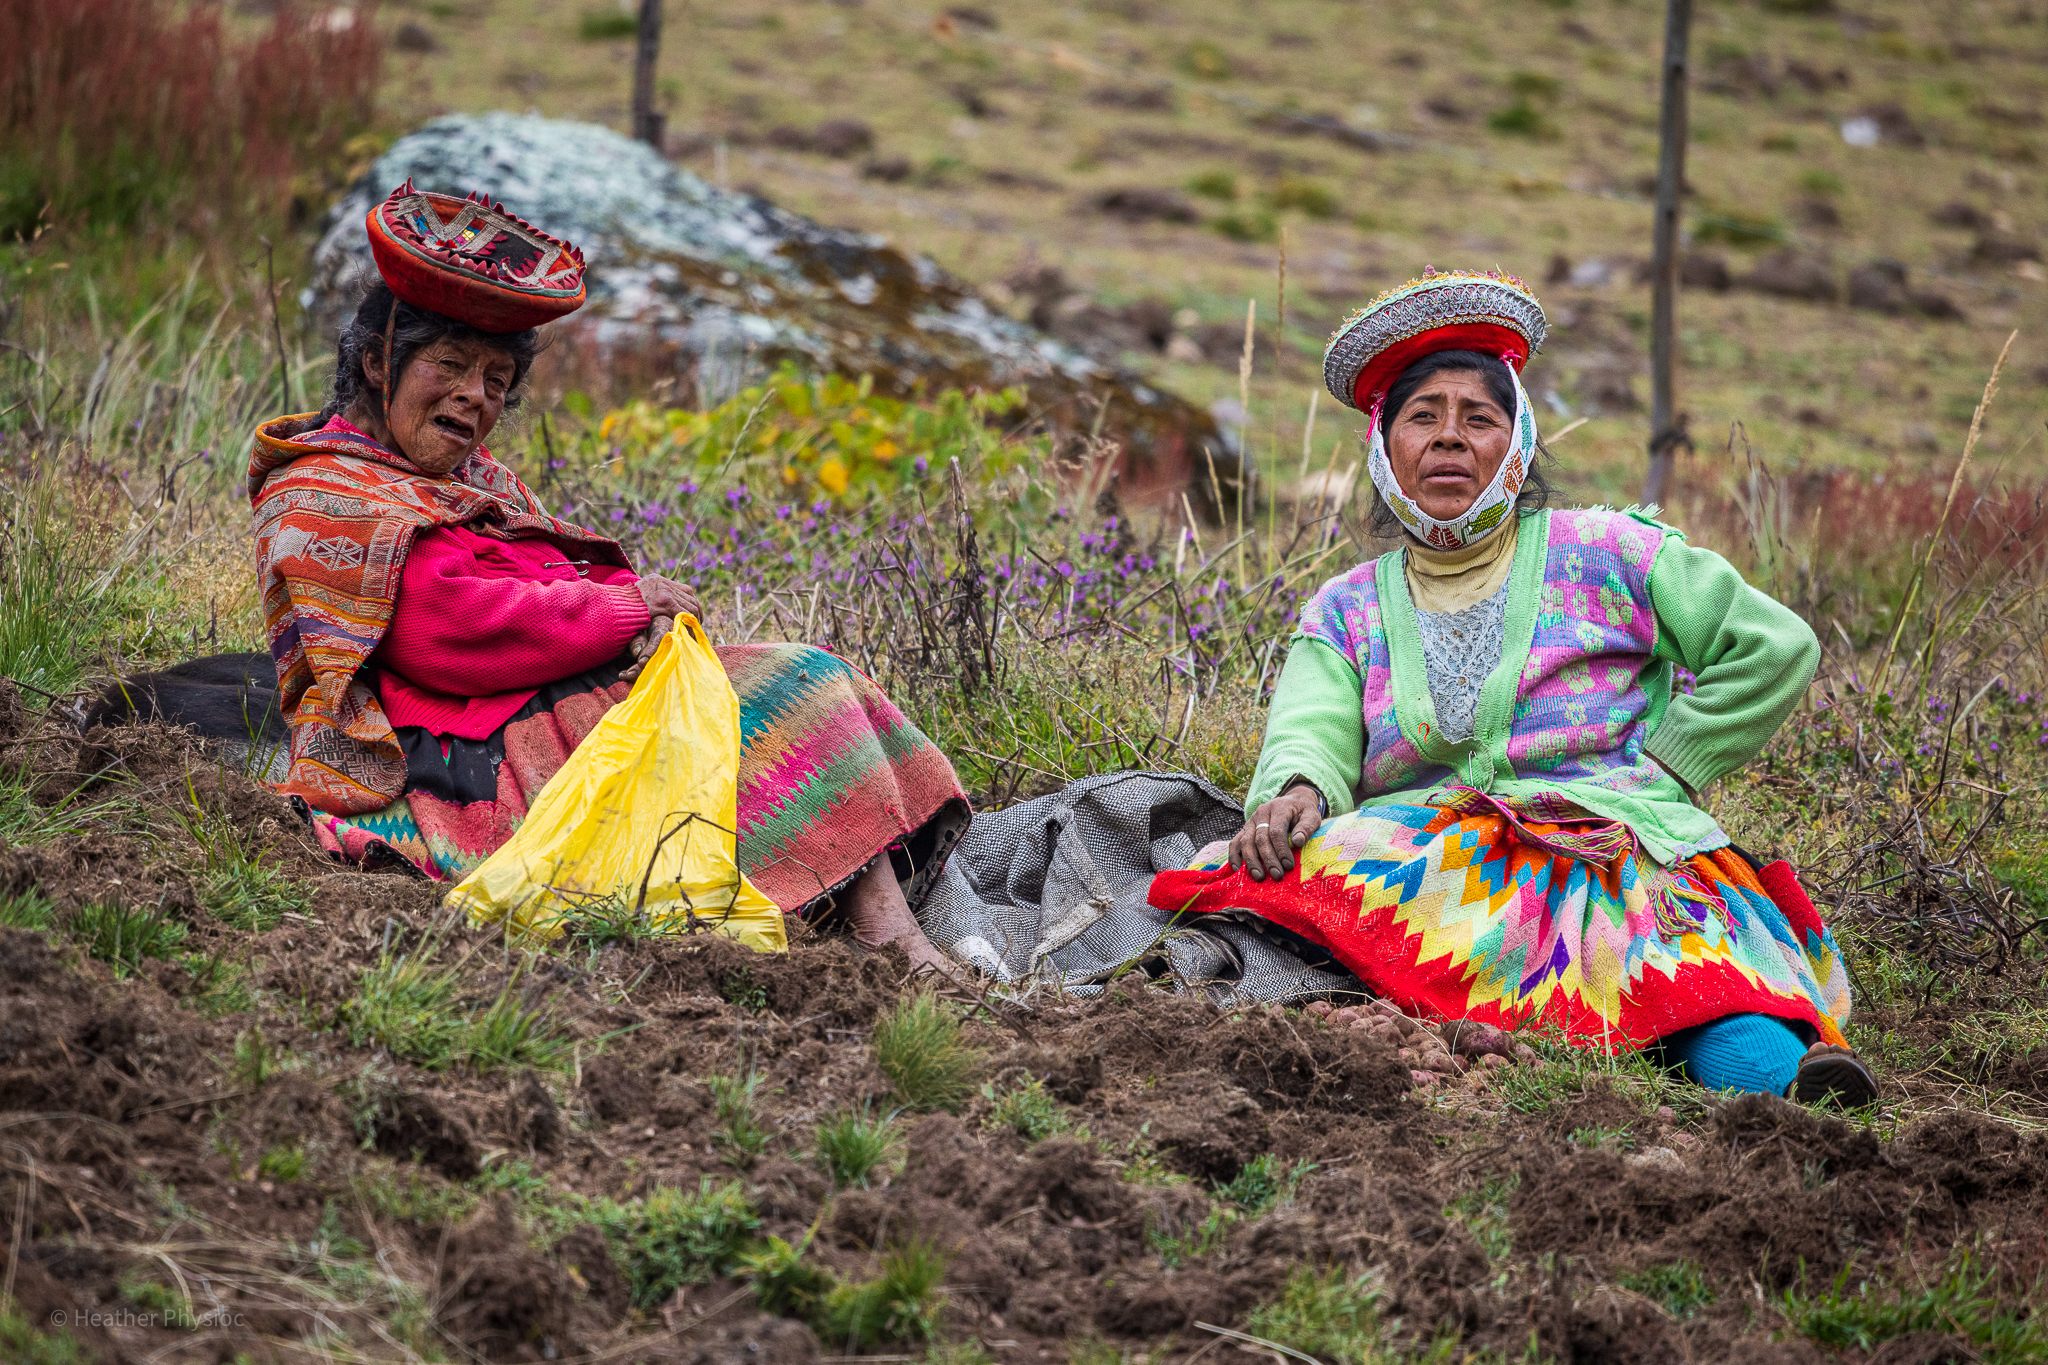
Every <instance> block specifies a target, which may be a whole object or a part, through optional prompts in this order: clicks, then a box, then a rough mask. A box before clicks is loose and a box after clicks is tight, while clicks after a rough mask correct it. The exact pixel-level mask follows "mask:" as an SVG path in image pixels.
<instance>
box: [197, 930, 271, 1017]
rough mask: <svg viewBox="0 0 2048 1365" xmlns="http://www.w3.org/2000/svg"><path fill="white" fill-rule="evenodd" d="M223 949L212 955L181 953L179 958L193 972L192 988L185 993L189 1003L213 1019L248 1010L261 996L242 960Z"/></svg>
mask: <svg viewBox="0 0 2048 1365" xmlns="http://www.w3.org/2000/svg"><path fill="white" fill-rule="evenodd" d="M225 951H226V946H225V945H223V946H222V950H221V952H217V953H215V954H214V955H213V956H212V957H204V956H201V955H200V954H198V953H181V954H179V961H181V962H182V963H184V965H185V970H186V971H187V972H189V973H190V974H191V977H192V990H191V993H190V994H188V995H187V996H186V997H185V1003H186V1004H187V1005H190V1006H191V1007H192V1008H193V1009H195V1010H198V1011H199V1012H200V1013H201V1014H203V1015H205V1016H206V1017H207V1018H209V1019H224V1018H226V1017H227V1016H228V1015H230V1014H246V1013H247V1012H249V1011H250V1010H253V1009H255V1008H256V1006H257V1005H258V1003H260V997H259V996H258V995H257V993H256V987H255V985H254V983H253V981H252V978H251V977H250V974H249V969H248V968H247V967H245V966H243V965H242V964H241V963H239V962H230V961H228V960H227V958H226V957H224V956H223V955H222V954H223V953H224V952H225Z"/></svg>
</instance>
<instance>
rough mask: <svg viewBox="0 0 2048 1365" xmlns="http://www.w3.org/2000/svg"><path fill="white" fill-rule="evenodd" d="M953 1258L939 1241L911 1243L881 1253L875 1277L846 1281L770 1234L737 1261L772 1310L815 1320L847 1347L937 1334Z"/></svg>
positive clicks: (832, 1342) (826, 1336)
mask: <svg viewBox="0 0 2048 1365" xmlns="http://www.w3.org/2000/svg"><path fill="white" fill-rule="evenodd" d="M949 1260H950V1258H949V1257H948V1256H947V1255H946V1254H945V1253H944V1252H942V1251H940V1250H939V1249H938V1247H937V1245H936V1244H934V1243H932V1242H928V1241H922V1240H919V1241H912V1242H908V1243H905V1244H904V1245H902V1246H898V1247H895V1248H892V1249H891V1250H890V1251H889V1252H887V1253H886V1254H885V1255H884V1256H883V1257H882V1273H881V1274H880V1275H878V1276H876V1277H875V1278H874V1279H872V1280H863V1281H859V1282H857V1283H853V1284H841V1283H839V1282H838V1281H837V1280H836V1279H835V1278H834V1277H833V1275H832V1274H831V1272H830V1271H827V1270H825V1269H823V1268H822V1267H819V1266H816V1265H813V1264H811V1263H810V1262H808V1261H805V1260H804V1259H803V1249H802V1248H801V1247H792V1246H791V1245H790V1244H789V1243H787V1242H785V1241H783V1240H782V1239H781V1238H780V1237H770V1238H768V1239H767V1241H766V1242H765V1243H763V1244H761V1245H759V1246H756V1247H752V1248H750V1249H748V1250H747V1251H745V1252H742V1253H741V1254H740V1255H739V1256H738V1257H737V1258H736V1261H735V1264H736V1266H737V1268H738V1269H739V1271H740V1272H741V1273H743V1274H745V1275H746V1276H747V1277H748V1278H749V1279H751V1280H752V1281H753V1283H754V1292H755V1296H756V1297H757V1298H758V1300H759V1301H760V1304H761V1306H762V1307H763V1308H765V1309H767V1310H768V1311H769V1312H771V1313H780V1314H783V1315H785V1316H789V1317H798V1318H802V1319H804V1320H805V1321H806V1322H808V1323H810V1325H811V1327H812V1329H813V1330H815V1331H816V1332H817V1334H818V1337H819V1339H820V1340H822V1341H823V1342H825V1343H826V1345H827V1346H828V1347H830V1346H839V1345H843V1346H844V1347H845V1349H846V1350H847V1351H849V1352H852V1351H857V1350H866V1349H869V1348H872V1347H875V1346H880V1345H883V1344H885V1343H889V1342H919V1341H931V1340H932V1339H934V1338H935V1337H936V1336H937V1335H938V1325H939V1313H940V1308H941V1300H940V1294H941V1291H940V1288H939V1286H940V1283H941V1282H942V1281H943V1280H944V1279H945V1277H946V1266H947V1263H948V1261H949Z"/></svg>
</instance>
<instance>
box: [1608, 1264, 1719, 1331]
mask: <svg viewBox="0 0 2048 1365" xmlns="http://www.w3.org/2000/svg"><path fill="white" fill-rule="evenodd" d="M1621 1287H1622V1288H1623V1289H1629V1290H1633V1291H1635V1292H1636V1293H1638V1294H1641V1295H1642V1296H1643V1297H1644V1298H1646V1299H1648V1300H1649V1301H1650V1302H1651V1303H1654V1304H1656V1305H1657V1306H1658V1307H1659V1308H1661V1309H1663V1310H1664V1311H1665V1312H1667V1313H1669V1314H1670V1315H1671V1316H1672V1317H1674V1318H1677V1319H1679V1320H1680V1321H1685V1320H1687V1319H1690V1318H1693V1317H1696V1316H1698V1314H1699V1311H1700V1310H1701V1309H1702V1308H1705V1307H1706V1306H1707V1305H1708V1304H1711V1303H1712V1302H1713V1301H1714V1299H1715V1298H1716V1297H1717V1296H1716V1295H1715V1293H1714V1287H1713V1286H1712V1285H1710V1284H1708V1283H1707V1277H1706V1275H1705V1274H1703V1273H1702V1272H1701V1270H1700V1268H1699V1267H1698V1266H1696V1265H1694V1264H1693V1263H1692V1262H1691V1261H1673V1262H1671V1263H1670V1264H1669V1265H1658V1266H1651V1267H1650V1268H1649V1269H1648V1270H1639V1271H1636V1272H1635V1273H1633V1274H1630V1275H1624V1276H1622V1277H1621Z"/></svg>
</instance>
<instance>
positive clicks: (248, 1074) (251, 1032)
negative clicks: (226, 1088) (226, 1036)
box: [228, 1024, 305, 1090]
mask: <svg viewBox="0 0 2048 1365" xmlns="http://www.w3.org/2000/svg"><path fill="white" fill-rule="evenodd" d="M304 1064H305V1059H304V1058H302V1057H300V1056H299V1055H298V1054H296V1053H294V1052H292V1051H291V1050H290V1049H289V1048H278V1047H275V1046H273V1045H272V1044H271V1041H270V1039H269V1038H268V1037H266V1036H265V1035H264V1032H263V1030H262V1028H261V1027H259V1026H257V1025H254V1024H251V1025H250V1026H249V1027H248V1028H245V1029H243V1030H242V1031H241V1032H240V1033H237V1034H236V1035H235V1051H234V1055H233V1057H232V1058H231V1059H230V1061H229V1063H228V1080H229V1083H230V1084H232V1085H234V1086H235V1088H237V1089H239V1090H256V1089H260V1088H261V1087H263V1086H265V1085H268V1084H269V1083H270V1082H271V1081H272V1080H273V1079H274V1078H276V1077H278V1076H282V1075H283V1074H284V1073H285V1072H287V1071H297V1070H298V1069H299V1068H300V1067H301V1066H303V1065H304Z"/></svg>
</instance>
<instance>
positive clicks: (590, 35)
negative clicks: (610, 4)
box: [576, 9, 640, 43]
mask: <svg viewBox="0 0 2048 1365" xmlns="http://www.w3.org/2000/svg"><path fill="white" fill-rule="evenodd" d="M639 32H640V21H639V20H638V19H637V18H635V17H634V16H633V15H631V14H627V13H625V12H624V11H622V10H617V9H588V10H585V11H583V13H582V14H581V15H579V16H578V17H577V19H576V36H577V37H579V38H581V39H582V40H583V41H584V42H586V43H615V42H619V41H621V40H623V39H626V38H631V37H633V36H634V35H635V34H637V33H639Z"/></svg>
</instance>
